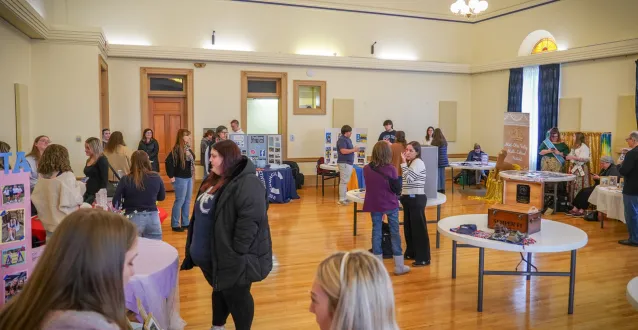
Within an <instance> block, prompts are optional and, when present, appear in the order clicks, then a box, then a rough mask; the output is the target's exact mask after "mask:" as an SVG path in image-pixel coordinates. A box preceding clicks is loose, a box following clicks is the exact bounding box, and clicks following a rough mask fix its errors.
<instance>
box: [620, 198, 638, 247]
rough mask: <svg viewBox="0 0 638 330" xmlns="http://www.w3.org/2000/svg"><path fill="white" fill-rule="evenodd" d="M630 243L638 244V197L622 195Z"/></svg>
mask: <svg viewBox="0 0 638 330" xmlns="http://www.w3.org/2000/svg"><path fill="white" fill-rule="evenodd" d="M622 201H623V204H625V221H627V231H628V232H629V241H630V242H632V243H636V244H638V196H630V195H625V194H623V195H622Z"/></svg>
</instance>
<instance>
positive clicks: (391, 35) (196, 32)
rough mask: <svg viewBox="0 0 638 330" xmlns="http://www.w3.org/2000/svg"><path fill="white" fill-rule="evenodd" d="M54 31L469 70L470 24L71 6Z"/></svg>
mask: <svg viewBox="0 0 638 330" xmlns="http://www.w3.org/2000/svg"><path fill="white" fill-rule="evenodd" d="M54 5H55V6H54V7H55V8H52V9H51V10H50V12H52V14H50V15H49V16H50V19H51V21H52V22H53V23H55V24H66V25H79V26H99V27H102V28H103V29H104V32H105V34H106V37H107V39H108V41H109V42H110V43H115V44H151V45H154V46H172V47H186V48H201V47H203V46H204V44H206V45H209V44H210V40H211V34H212V32H213V31H216V42H215V47H216V48H219V49H229V48H230V49H236V50H253V51H260V52H273V53H291V54H292V53H298V52H300V51H302V50H306V51H323V52H327V53H329V54H332V53H335V52H336V53H338V55H339V56H371V55H370V46H371V45H372V43H373V42H375V41H377V45H376V49H375V54H376V55H375V56H385V57H388V56H390V57H391V56H393V55H395V56H396V55H400V56H401V57H411V58H414V59H419V60H427V61H440V62H460V63H469V62H470V60H471V53H472V52H471V46H472V45H471V40H470V37H471V35H470V29H471V26H470V24H459V23H448V22H439V21H430V20H418V19H408V18H399V17H388V16H379V15H364V14H356V13H346V12H337V11H331V10H316V9H306V8H296V7H288V6H273V5H263V4H257V3H243V2H237V1H219V0H217V1H215V0H188V1H181V2H179V4H178V3H177V2H175V1H174V0H136V1H130V0H109V1H102V0H66V1H57V2H55V3H54Z"/></svg>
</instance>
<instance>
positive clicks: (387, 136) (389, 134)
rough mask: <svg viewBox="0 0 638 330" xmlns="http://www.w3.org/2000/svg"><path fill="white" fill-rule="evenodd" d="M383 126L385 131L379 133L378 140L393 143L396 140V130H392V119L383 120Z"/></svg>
mask: <svg viewBox="0 0 638 330" xmlns="http://www.w3.org/2000/svg"><path fill="white" fill-rule="evenodd" d="M383 128H385V131H383V132H382V133H381V135H379V141H388V142H390V143H394V141H395V140H396V135H397V132H396V131H395V130H394V125H393V124H392V120H389V119H388V120H386V121H384V122H383Z"/></svg>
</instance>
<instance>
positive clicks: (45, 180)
mask: <svg viewBox="0 0 638 330" xmlns="http://www.w3.org/2000/svg"><path fill="white" fill-rule="evenodd" d="M38 173H40V179H39V180H38V183H36V185H35V188H34V189H33V193H32V194H31V201H32V202H33V205H35V208H36V209H37V210H38V217H39V218H40V221H42V225H43V226H44V229H46V231H47V240H49V238H50V237H51V235H52V234H53V232H54V231H55V229H56V228H57V227H58V225H59V224H60V222H62V219H64V217H66V216H67V215H69V214H70V213H72V212H74V211H76V210H78V209H79V208H80V205H82V202H83V201H84V198H83V197H82V195H84V191H85V190H86V186H85V185H84V183H82V182H80V181H77V180H76V179H75V175H74V174H73V171H71V163H70V161H69V151H68V150H67V149H66V148H65V147H64V146H61V145H59V144H52V145H50V146H49V147H48V148H47V149H46V150H45V151H44V153H43V154H42V157H41V158H40V162H39V163H38Z"/></svg>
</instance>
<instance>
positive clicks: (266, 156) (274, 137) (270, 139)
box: [230, 134, 283, 167]
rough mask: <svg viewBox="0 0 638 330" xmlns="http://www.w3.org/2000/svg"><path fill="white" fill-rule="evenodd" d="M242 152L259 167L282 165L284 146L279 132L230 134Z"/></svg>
mask: <svg viewBox="0 0 638 330" xmlns="http://www.w3.org/2000/svg"><path fill="white" fill-rule="evenodd" d="M230 140H231V141H233V142H235V144H237V146H238V147H239V150H241V154H242V155H244V156H247V157H248V158H249V159H250V160H251V161H252V162H253V163H254V164H255V165H256V166H257V167H266V165H273V164H276V165H281V164H282V162H283V150H282V149H283V148H282V141H281V135H279V134H230Z"/></svg>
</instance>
